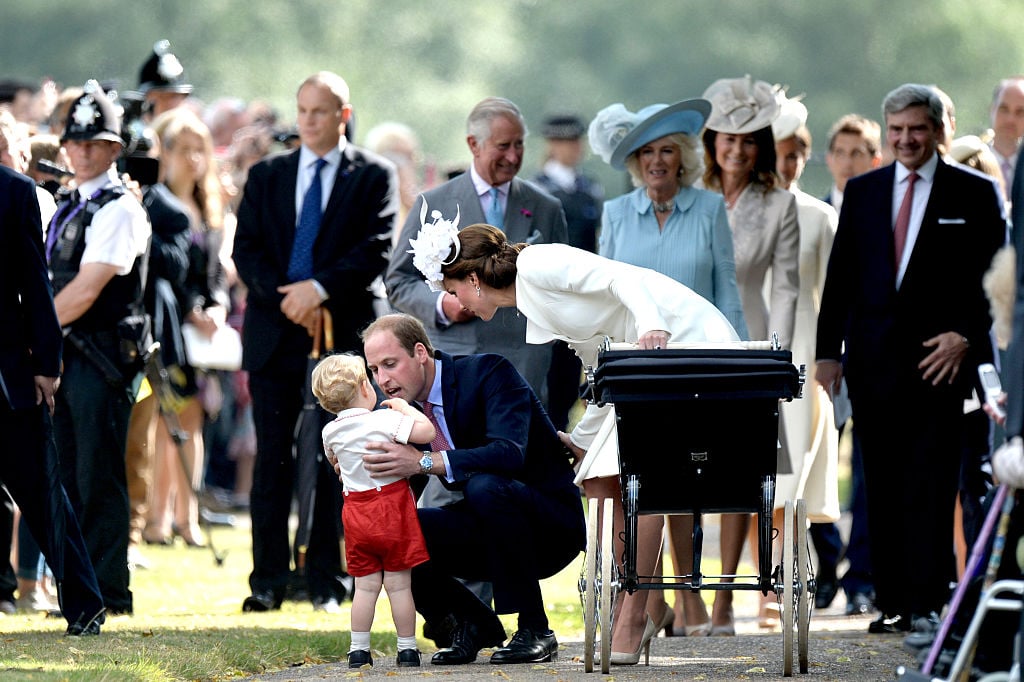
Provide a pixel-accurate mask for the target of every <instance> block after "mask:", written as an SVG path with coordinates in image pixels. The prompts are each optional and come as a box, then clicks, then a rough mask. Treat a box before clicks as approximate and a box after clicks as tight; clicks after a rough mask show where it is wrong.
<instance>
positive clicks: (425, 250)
mask: <svg viewBox="0 0 1024 682" xmlns="http://www.w3.org/2000/svg"><path fill="white" fill-rule="evenodd" d="M460 215H461V214H460V211H459V208H458V206H456V208H455V220H445V219H444V217H443V216H442V215H441V212H440V211H431V212H430V217H431V218H433V219H434V220H433V222H429V223H428V222H427V201H426V199H424V200H423V205H422V206H421V207H420V230H419V232H417V233H416V236H415V237H413V238H412V239H410V240H409V246H411V247H412V248H411V249H409V250H408V252H407V253H411V254H412V264H413V265H415V266H416V269H417V270H419V271H420V272H421V273H422V274H423V277H424V278H425V279H426V281H427V286H429V287H430V290H431V291H435V292H440V291H444V287H443V286H442V281H443V280H444V275H442V274H441V266H443V265H449V264H450V263H454V262H455V259H456V258H458V257H459V251H460V250H461V249H462V245H461V244H460V242H459V216H460Z"/></svg>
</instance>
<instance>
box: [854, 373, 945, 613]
mask: <svg viewBox="0 0 1024 682" xmlns="http://www.w3.org/2000/svg"><path fill="white" fill-rule="evenodd" d="M851 397H852V396H851ZM852 400H853V420H854V425H855V426H854V428H855V429H856V430H857V434H858V437H859V439H860V443H861V447H862V451H863V455H864V484H865V492H866V498H867V520H868V540H869V543H870V547H871V568H872V575H873V577H874V584H875V594H876V599H875V605H876V606H877V607H878V609H879V610H880V611H882V612H883V613H885V614H888V615H903V616H911V615H915V616H919V615H927V614H928V613H930V612H932V611H934V612H936V613H940V612H941V611H942V607H943V605H944V604H945V603H946V602H947V601H948V599H949V585H950V583H951V582H952V581H953V580H955V579H956V571H955V561H954V556H953V509H954V505H955V501H956V496H957V487H958V486H957V482H958V478H959V475H960V459H961V442H962V440H961V436H962V430H963V424H964V415H963V407H962V405H963V401H962V399H956V398H955V397H954V396H951V395H950V394H948V393H946V394H945V395H941V396H939V395H936V392H935V391H932V390H928V389H926V388H923V387H922V386H921V384H920V382H918V383H917V385H916V386H912V387H910V388H906V389H897V390H893V391H892V392H891V393H890V394H889V395H888V396H877V397H876V398H874V399H871V400H865V399H858V398H856V397H852ZM894 415H899V419H898V420H896V419H894Z"/></svg>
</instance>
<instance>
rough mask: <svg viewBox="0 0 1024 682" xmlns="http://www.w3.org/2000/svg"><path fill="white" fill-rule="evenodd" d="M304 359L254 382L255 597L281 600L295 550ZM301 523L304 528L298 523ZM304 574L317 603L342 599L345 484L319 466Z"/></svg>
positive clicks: (273, 368)
mask: <svg viewBox="0 0 1024 682" xmlns="http://www.w3.org/2000/svg"><path fill="white" fill-rule="evenodd" d="M306 367H307V363H306V357H305V355H303V354H294V359H292V358H291V357H289V359H288V360H287V361H286V362H275V363H271V364H270V365H268V366H267V367H266V368H265V369H263V370H260V371H258V372H251V373H250V375H249V389H250V392H251V394H252V407H253V422H254V425H255V429H256V466H255V469H254V471H253V484H252V493H251V495H250V502H249V512H250V516H251V518H252V553H253V570H252V573H251V574H250V576H249V586H250V587H251V588H252V590H253V591H254V592H256V591H267V590H269V591H272V592H274V594H275V595H276V596H277V597H278V598H282V597H283V596H284V593H285V589H286V587H287V585H288V581H289V576H290V575H291V563H292V561H293V560H294V559H295V558H296V552H297V550H298V548H294V550H293V548H292V547H291V542H290V540H289V528H288V517H289V515H290V513H291V509H292V500H293V497H294V494H295V478H296V476H295V471H296V468H295V458H294V456H293V443H294V441H295V425H296V422H297V420H298V418H299V414H300V413H301V412H302V406H303V404H304V401H305V386H306V377H305V373H306V371H307V369H306ZM299 522H300V523H307V520H306V519H300V520H299ZM311 523H312V525H311V529H310V537H309V545H308V547H307V549H306V554H305V570H306V574H307V576H308V578H309V591H310V597H311V598H313V599H317V598H321V599H326V598H330V597H335V598H340V597H342V596H344V593H343V591H342V588H341V587H340V583H339V582H338V577H339V576H340V575H341V548H340V535H341V484H340V483H339V481H338V479H337V477H336V476H335V475H334V473H333V472H332V471H330V469H329V467H327V466H324V467H319V468H318V476H317V489H316V499H315V503H314V506H313V519H312V522H311Z"/></svg>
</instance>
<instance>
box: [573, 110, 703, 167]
mask: <svg viewBox="0 0 1024 682" xmlns="http://www.w3.org/2000/svg"><path fill="white" fill-rule="evenodd" d="M710 113H711V102H709V101H708V100H706V99H700V98H697V99H687V100H683V101H682V102H676V103H675V104H651V105H650V106H646V107H644V108H643V109H641V110H640V111H638V112H636V113H635V114H631V113H630V112H629V111H627V110H626V108H625V107H624V106H622V105H621V104H613V105H611V106H609V107H606V108H605V109H604V110H602V111H601V112H599V113H598V115H597V117H596V118H595V119H594V121H593V122H592V123H591V124H590V131H589V134H590V143H591V147H593V148H594V151H596V152H597V153H598V154H600V155H601V157H602V158H603V159H604V160H605V161H607V162H608V163H609V164H611V166H612V168H615V169H618V170H623V169H624V168H625V167H626V166H625V161H626V158H627V157H629V155H630V154H632V153H633V152H635V151H636V150H637V149H639V148H640V147H643V146H644V145H645V144H647V143H649V142H653V141H654V140H657V139H658V138H661V137H665V136H666V135H674V134H676V133H682V134H684V135H696V134H697V133H699V132H700V131H701V129H702V128H703V127H704V122H705V121H706V120H707V118H708V115H709V114H710ZM609 152H610V153H609Z"/></svg>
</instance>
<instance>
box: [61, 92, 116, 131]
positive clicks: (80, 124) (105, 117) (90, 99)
mask: <svg viewBox="0 0 1024 682" xmlns="http://www.w3.org/2000/svg"><path fill="white" fill-rule="evenodd" d="M83 91H84V92H83V93H82V94H81V96H79V98H78V99H76V100H75V101H74V102H73V103H72V104H71V107H70V108H69V109H68V119H67V122H66V123H65V125H64V135H63V137H61V141H62V142H63V141H65V140H110V141H111V142H120V143H121V144H122V145H123V144H124V140H123V139H122V138H121V117H120V115H119V114H118V112H117V108H116V107H114V103H113V102H111V100H110V97H108V96H107V93H105V92H103V88H102V87H101V86H100V84H99V83H98V82H97V81H95V80H90V81H89V82H87V83H86V84H85V87H84V88H83Z"/></svg>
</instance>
